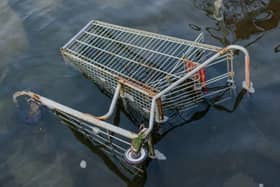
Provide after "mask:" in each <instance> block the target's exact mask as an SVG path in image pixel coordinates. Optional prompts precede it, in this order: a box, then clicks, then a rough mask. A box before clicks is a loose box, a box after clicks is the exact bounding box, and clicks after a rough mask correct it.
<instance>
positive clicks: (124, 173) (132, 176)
mask: <svg viewBox="0 0 280 187" xmlns="http://www.w3.org/2000/svg"><path fill="white" fill-rule="evenodd" d="M246 93H247V91H246V90H245V89H242V90H241V91H240V92H239V94H238V96H237V97H236V99H235V101H234V102H233V106H232V108H231V109H229V108H227V107H225V106H223V105H220V104H216V103H218V102H219V101H220V100H221V99H222V98H223V97H224V94H226V92H224V93H222V94H220V95H218V96H216V97H215V98H212V99H211V100H205V102H204V108H203V109H202V110H200V111H197V112H194V113H193V114H192V115H191V116H189V117H188V118H186V116H185V115H184V114H183V113H181V112H179V111H178V112H174V115H173V116H171V117H170V119H169V121H168V122H166V123H165V124H162V125H161V126H158V128H155V130H154V132H153V134H152V143H153V145H155V144H157V143H158V142H159V141H160V140H162V139H163V138H164V137H165V136H166V135H167V134H169V133H170V132H172V131H173V130H175V129H177V128H179V127H182V126H184V125H187V124H189V123H191V122H193V121H196V120H199V119H201V118H203V117H204V116H205V115H206V114H207V113H208V111H209V110H210V108H211V107H212V108H215V109H217V110H220V111H224V112H229V113H232V112H234V111H235V110H236V109H237V107H238V106H239V104H240V102H241V100H242V99H243V97H244V95H245V94H246ZM129 111H130V112H128V111H127V110H126V109H125V108H124V107H123V104H122V102H121V100H119V102H118V107H117V110H116V112H115V116H114V119H113V124H115V125H117V126H118V125H119V124H120V114H121V112H124V113H125V114H126V115H127V117H128V118H129V119H130V120H131V121H132V122H133V124H139V121H141V120H142V118H141V119H139V115H137V113H136V112H135V113H134V112H132V110H129ZM56 114H57V116H58V117H61V114H59V113H58V112H56ZM61 119H62V121H63V122H64V123H65V124H66V125H67V126H69V127H70V129H71V131H72V133H73V134H74V135H75V137H76V138H77V140H79V141H80V142H81V143H83V144H84V145H86V146H87V147H88V148H89V149H90V150H91V151H92V152H93V153H94V154H95V155H98V156H99V157H100V158H101V159H102V160H103V162H104V163H105V164H106V166H107V167H108V168H109V169H110V170H111V171H113V172H114V173H115V174H116V175H117V176H118V177H119V178H120V179H122V180H123V181H124V182H125V183H126V184H127V186H143V185H144V184H145V182H146V179H147V167H148V165H149V163H150V162H151V161H152V160H151V159H148V160H147V161H146V162H145V163H143V164H142V165H139V166H134V165H129V164H127V163H126V162H125V161H124V160H123V158H122V157H120V156H119V155H118V154H116V153H115V152H114V150H113V146H111V147H110V146H104V145H102V144H100V143H98V142H96V141H95V139H94V137H91V136H89V135H88V134H87V133H85V132H84V131H83V129H77V126H75V124H71V120H65V119H63V118H61Z"/></svg>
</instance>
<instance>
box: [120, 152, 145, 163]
mask: <svg viewBox="0 0 280 187" xmlns="http://www.w3.org/2000/svg"><path fill="white" fill-rule="evenodd" d="M147 156H148V153H147V151H146V150H145V149H144V148H141V149H140V151H139V152H138V153H135V152H134V151H133V150H132V149H131V148H129V149H128V150H127V151H126V152H125V154H124V159H125V161H126V162H127V163H129V164H133V165H138V164H141V163H143V162H144V161H145V160H146V158H147Z"/></svg>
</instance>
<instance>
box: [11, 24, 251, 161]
mask: <svg viewBox="0 0 280 187" xmlns="http://www.w3.org/2000/svg"><path fill="white" fill-rule="evenodd" d="M203 41H204V36H203V33H201V34H199V36H198V37H197V38H196V39H195V40H194V41H187V40H183V39H178V38H175V37H171V36H165V35H161V34H155V33H151V32H146V31H141V30H137V29H131V28H127V27H122V26H117V25H113V24H108V23H104V22H100V21H91V22H89V23H88V24H87V25H86V26H85V27H84V28H83V29H82V30H81V31H80V32H78V33H77V34H76V35H75V36H74V37H73V38H72V39H71V40H70V41H69V42H67V43H66V44H65V45H64V46H63V47H62V48H61V53H62V56H63V58H64V60H65V61H66V62H68V63H70V64H73V65H74V66H75V67H77V68H78V69H79V70H80V71H81V72H82V73H83V74H84V75H86V76H87V77H88V78H89V79H91V80H93V81H94V83H95V84H97V85H98V86H99V87H100V88H101V89H103V90H105V91H106V92H107V93H108V94H109V95H111V96H112V97H113V99H112V103H111V105H110V108H109V111H108V113H106V114H105V115H103V116H99V117H95V116H92V115H89V114H84V113H82V112H79V111H77V110H74V109H72V108H69V107H67V106H65V105H61V104H59V103H57V102H55V101H52V100H50V99H47V98H45V97H42V96H40V95H37V94H35V93H33V92H17V93H16V94H15V98H16V97H17V96H19V95H27V96H30V97H31V98H32V99H33V100H35V101H36V102H37V103H38V104H41V105H44V106H47V107H48V108H50V109H52V110H54V111H55V112H56V113H57V114H59V116H60V118H63V119H64V120H66V121H68V122H69V123H72V124H74V126H76V127H77V128H79V129H82V130H83V132H85V133H86V134H87V135H88V136H89V137H94V140H95V141H97V142H99V143H102V144H104V145H106V146H107V144H110V146H111V149H114V151H116V152H117V153H118V154H119V155H122V156H123V157H124V158H125V160H126V161H128V162H129V163H131V164H138V163H141V162H143V160H145V159H146V157H147V156H149V157H151V158H158V156H157V154H155V150H154V148H153V145H152V142H151V139H150V134H151V132H152V130H153V128H154V124H155V123H158V124H159V123H163V122H165V121H167V120H168V118H169V117H170V114H171V113H172V112H173V111H179V112H184V111H189V110H193V109H194V108H195V107H198V106H199V105H200V104H201V103H202V102H203V101H204V100H205V99H210V98H213V97H215V96H216V95H218V94H220V93H227V94H224V97H223V99H222V100H219V102H222V101H224V100H226V99H227V98H228V97H230V96H231V93H232V91H233V90H234V89H235V83H234V75H235V74H234V69H233V57H234V53H233V51H234V50H240V51H241V52H243V53H244V54H245V81H244V82H243V87H244V88H245V89H246V90H247V91H248V92H250V93H253V92H254V89H253V87H252V83H251V82H250V58H249V54H248V52H247V50H246V49H245V48H243V47H241V46H237V45H230V46H227V47H226V48H220V47H216V46H212V45H207V44H204V43H202V42H203ZM119 99H120V100H122V101H123V103H124V106H127V107H125V108H132V109H133V110H135V111H137V113H138V114H139V116H142V117H143V118H145V119H147V121H148V123H147V124H141V125H140V126H141V128H139V129H137V131H135V132H133V131H131V130H127V129H125V128H123V127H121V126H115V125H114V124H111V123H109V122H106V121H105V120H107V119H108V118H109V117H110V116H111V115H112V114H113V112H114V110H115V108H116V104H117V101H118V100H119ZM146 150H148V153H149V154H148V153H147V151H146Z"/></svg>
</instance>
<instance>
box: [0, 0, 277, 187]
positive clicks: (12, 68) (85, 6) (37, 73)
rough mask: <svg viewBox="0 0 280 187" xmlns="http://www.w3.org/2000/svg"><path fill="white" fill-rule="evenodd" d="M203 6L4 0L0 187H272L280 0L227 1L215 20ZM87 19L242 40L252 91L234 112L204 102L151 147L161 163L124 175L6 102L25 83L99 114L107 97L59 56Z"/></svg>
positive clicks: (56, 125)
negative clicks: (203, 108)
mask: <svg viewBox="0 0 280 187" xmlns="http://www.w3.org/2000/svg"><path fill="white" fill-rule="evenodd" d="M209 2H211V1H206V0H204V1H203V0H197V1H192V0H189V1H187V0H185V1H180V0H172V1H171V0H158V1H150V0H145V1H136V0H135V1H128V0H117V1H116V0H115V1H111V0H105V1H104V0H95V1H88V0H85V1H74V0H67V1H64V0H21V1H20V0H2V1H1V2H0V23H1V27H0V56H1V61H0V148H1V154H0V173H1V175H0V186H13V187H14V186H15V187H16V186H36V187H37V186H69V187H70V186H126V185H127V186H142V185H145V186H197V187H199V186H213V187H219V186H225V187H230V186H232V187H233V186H234V187H235V186H242V185H244V186H258V185H259V184H260V183H261V184H264V186H275V187H277V186H279V184H280V178H279V176H280V149H279V144H280V126H279V120H278V119H279V117H278V116H279V115H278V112H279V110H280V102H279V95H278V93H279V91H280V76H279V68H280V64H279V62H280V52H279V51H280V47H279V46H280V26H279V21H280V1H279V0H271V1H269V0H266V1H258V2H259V3H255V4H253V5H251V6H250V7H247V8H245V9H244V7H246V3H245V4H243V8H240V4H238V3H240V1H237V0H228V1H225V13H226V15H225V17H224V18H225V21H222V22H218V21H216V20H215V19H213V17H212V15H213V14H212V12H213V6H212V3H210V4H209ZM248 2H249V1H248ZM235 6H238V7H239V8H238V9H236V8H233V7H235ZM226 11H227V12H226ZM236 12H237V13H236ZM240 12H243V13H242V14H241V13H240ZM91 19H97V20H102V21H107V22H110V23H115V24H120V25H124V26H129V27H134V28H140V29H144V30H148V31H152V32H159V33H163V34H168V35H173V36H176V37H181V38H186V39H193V38H195V36H196V35H197V34H198V33H199V32H201V31H203V32H205V34H206V39H205V41H206V42H207V43H210V44H213V45H219V46H224V45H227V44H230V43H235V44H241V45H244V46H247V47H248V50H249V52H250V54H251V56H252V68H251V71H252V79H253V82H254V85H255V88H256V94H255V95H253V96H245V98H244V99H243V100H242V102H241V104H240V105H239V107H238V108H237V110H236V111H235V112H233V113H226V112H223V111H220V110H217V109H215V108H211V109H210V111H208V113H207V114H206V115H205V116H204V117H203V118H201V119H199V120H197V121H192V122H191V123H188V125H185V126H181V127H179V128H177V129H176V130H173V131H172V132H170V133H168V134H167V135H166V136H165V137H164V138H162V139H161V141H160V142H158V143H157V145H156V147H157V149H159V150H160V151H161V152H163V153H164V154H165V155H167V160H166V161H152V162H150V163H149V165H148V166H147V168H146V173H145V175H144V176H142V177H136V178H129V177H126V176H125V175H123V174H122V172H121V171H119V170H118V169H117V168H116V167H114V165H113V163H111V161H110V160H109V159H108V158H107V157H106V155H104V154H103V153H102V152H100V151H99V150H98V149H97V148H95V147H90V146H86V145H85V144H87V143H86V142H85V141H84V140H83V139H81V138H79V136H78V135H76V136H74V134H73V133H72V131H71V130H70V129H69V128H67V127H65V126H63V125H61V124H60V122H59V121H58V120H57V118H55V116H53V115H51V114H49V113H48V112H47V111H43V112H42V113H43V114H44V115H42V116H43V117H42V119H41V120H39V121H38V122H37V123H36V124H34V125H28V124H26V123H25V122H24V120H22V118H20V115H18V113H19V111H17V109H16V107H15V105H14V104H13V101H12V94H13V93H14V92H15V91H17V90H22V89H28V90H33V91H35V92H38V93H40V94H42V95H45V96H47V97H49V98H52V99H54V100H57V101H59V102H61V103H64V104H67V105H69V106H72V107H74V108H77V109H81V110H82V111H86V112H89V113H93V114H96V115H98V114H102V113H104V112H105V111H106V109H107V107H106V106H107V105H108V104H109V102H110V99H109V98H107V97H106V96H104V95H103V94H102V93H101V92H100V91H99V90H98V89H97V88H96V87H95V86H94V85H93V84H91V83H90V81H88V80H87V79H85V78H84V77H83V76H82V75H81V74H80V73H79V72H77V71H76V70H75V69H72V68H71V67H69V66H66V65H65V64H64V63H63V60H62V58H61V56H60V54H59V48H60V47H61V46H62V45H63V44H64V43H65V42H66V41H68V40H69V39H70V37H71V36H73V35H74V34H75V33H76V32H77V31H78V30H80V29H81V28H82V27H83V26H84V25H85V24H86V23H87V22H88V21H89V20H91ZM240 61H241V58H240ZM238 68H240V69H242V64H241V63H240V65H238ZM241 73H243V72H240V73H237V77H239V78H240V79H241V78H242V77H241V76H242V74H241ZM100 106H104V107H100ZM121 120H123V121H124V123H129V122H128V121H127V119H126V118H125V117H124V116H122V119H121ZM81 160H86V161H87V168H86V169H82V168H80V161H81Z"/></svg>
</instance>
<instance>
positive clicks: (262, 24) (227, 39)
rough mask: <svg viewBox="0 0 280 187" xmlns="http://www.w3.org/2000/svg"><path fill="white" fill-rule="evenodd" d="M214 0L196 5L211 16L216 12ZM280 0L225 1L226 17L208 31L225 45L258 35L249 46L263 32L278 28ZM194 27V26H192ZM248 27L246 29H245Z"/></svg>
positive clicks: (207, 29) (201, 0)
mask: <svg viewBox="0 0 280 187" xmlns="http://www.w3.org/2000/svg"><path fill="white" fill-rule="evenodd" d="M211 2H212V1H208V0H199V1H195V4H196V7H197V8H198V9H201V10H203V11H205V12H206V13H207V14H208V15H209V16H211V15H213V14H214V13H213V12H214V5H213V3H211ZM279 10H280V1H278V0H270V1H269V0H266V1H256V0H254V1H224V19H223V20H218V21H217V24H216V27H215V28H212V27H207V28H206V31H208V32H209V33H210V35H211V36H212V37H213V38H215V39H217V40H219V41H220V42H221V43H222V44H223V45H229V44H231V43H235V42H236V41H238V40H244V39H248V38H249V37H251V36H252V35H255V34H256V36H255V37H254V39H252V41H249V43H248V44H247V45H245V46H249V45H251V44H253V43H255V42H256V41H258V40H259V39H261V38H262V37H263V32H265V31H268V30H271V29H273V28H276V27H277V26H278V24H279V20H280V11H279ZM191 28H192V27H191ZM244 28H246V29H244Z"/></svg>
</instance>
